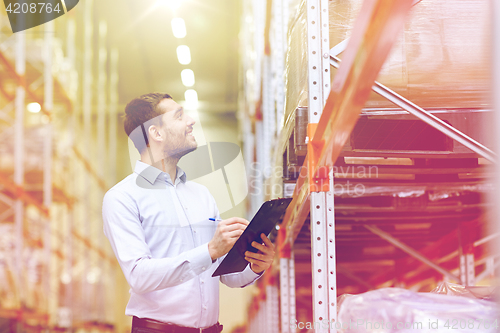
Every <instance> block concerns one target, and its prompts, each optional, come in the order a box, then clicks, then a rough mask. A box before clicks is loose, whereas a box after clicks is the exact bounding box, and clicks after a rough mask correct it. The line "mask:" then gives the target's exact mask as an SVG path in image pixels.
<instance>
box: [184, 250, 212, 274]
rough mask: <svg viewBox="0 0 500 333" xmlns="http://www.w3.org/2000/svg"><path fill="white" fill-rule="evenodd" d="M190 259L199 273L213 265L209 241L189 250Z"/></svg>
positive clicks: (195, 270)
mask: <svg viewBox="0 0 500 333" xmlns="http://www.w3.org/2000/svg"><path fill="white" fill-rule="evenodd" d="M188 261H189V262H190V263H191V265H192V269H193V271H194V272H195V273H196V274H197V275H199V274H201V273H203V272H204V271H206V270H207V269H209V268H210V266H211V265H212V257H210V253H209V252H208V243H206V244H203V245H200V246H198V247H196V248H194V249H192V250H191V251H189V257H188Z"/></svg>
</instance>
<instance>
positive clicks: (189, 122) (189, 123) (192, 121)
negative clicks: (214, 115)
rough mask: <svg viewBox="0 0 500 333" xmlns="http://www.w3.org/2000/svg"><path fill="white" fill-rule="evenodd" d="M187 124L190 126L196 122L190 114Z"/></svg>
mask: <svg viewBox="0 0 500 333" xmlns="http://www.w3.org/2000/svg"><path fill="white" fill-rule="evenodd" d="M187 118H188V119H187V124H188V126H193V125H194V124H195V123H196V122H195V121H194V119H193V118H191V117H190V116H187Z"/></svg>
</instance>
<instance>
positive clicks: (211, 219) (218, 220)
mask: <svg viewBox="0 0 500 333" xmlns="http://www.w3.org/2000/svg"><path fill="white" fill-rule="evenodd" d="M209 220H210V221H214V222H220V221H222V219H214V218H213V217H211V218H209Z"/></svg>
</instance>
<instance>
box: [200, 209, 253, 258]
mask: <svg viewBox="0 0 500 333" xmlns="http://www.w3.org/2000/svg"><path fill="white" fill-rule="evenodd" d="M248 223H250V222H248V221H247V220H245V219H244V218H241V217H231V218H230V219H227V220H221V221H219V223H218V224H217V229H216V230H215V235H214V237H213V238H212V240H210V242H208V252H209V253H210V257H212V261H213V260H215V259H217V258H220V257H222V256H223V255H225V254H226V253H228V252H229V250H231V248H232V247H233V245H234V243H236V241H237V240H238V238H240V236H241V234H242V233H243V231H244V230H245V228H246V227H247V225H248Z"/></svg>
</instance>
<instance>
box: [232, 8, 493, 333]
mask: <svg viewBox="0 0 500 333" xmlns="http://www.w3.org/2000/svg"><path fill="white" fill-rule="evenodd" d="M418 2H419V1H365V2H364V4H363V7H362V9H361V12H360V14H359V15H358V19H357V21H356V24H355V26H354V29H353V33H352V36H351V38H350V40H349V42H348V43H347V41H346V42H345V43H341V44H339V45H338V46H337V47H335V48H333V49H332V50H330V49H329V43H328V2H327V1H320V0H316V1H312V0H310V1H307V28H308V36H307V38H308V39H307V40H308V41H307V45H308V68H307V71H308V74H309V75H308V82H309V84H308V94H309V95H308V101H309V102H308V108H307V113H308V123H309V124H308V126H307V138H308V141H306V143H307V157H306V158H305V160H304V164H303V167H302V168H301V169H300V175H299V176H298V179H297V181H296V184H293V183H292V182H290V183H289V184H284V185H283V186H282V187H279V186H278V188H282V189H283V191H282V192H281V191H280V190H274V188H275V187H274V186H273V185H274V184H277V183H279V181H280V180H281V179H277V178H279V177H274V179H273V177H270V176H268V175H266V174H265V173H264V172H261V173H257V174H256V175H254V176H255V177H261V179H259V181H258V183H259V184H260V183H262V184H265V185H266V184H267V186H268V187H265V189H266V191H265V194H264V195H263V197H261V198H258V197H252V200H258V201H260V200H262V199H264V198H265V199H269V198H274V197H278V196H287V195H289V196H292V197H293V201H292V203H291V204H290V207H289V209H288V210H287V213H286V215H285V218H284V221H283V223H282V225H281V226H280V229H279V231H278V233H277V237H276V238H277V244H278V248H279V261H278V262H276V263H275V265H274V266H273V268H272V269H271V271H270V272H268V273H267V274H269V275H272V278H269V279H262V280H261V281H259V282H258V285H259V289H260V293H259V295H258V296H256V297H255V299H254V302H253V303H252V305H251V309H250V312H249V318H250V325H249V331H250V332H276V331H277V330H276V327H275V326H272V325H273V324H272V323H274V322H275V320H276V319H277V318H280V321H281V325H280V328H281V332H294V331H295V330H296V326H295V327H294V326H293V325H291V324H293V323H294V321H295V320H296V319H304V317H302V318H299V314H297V313H296V311H297V308H296V302H297V301H298V297H299V295H297V293H302V292H303V289H304V288H302V289H300V288H297V287H296V284H297V281H298V280H299V277H296V275H297V274H299V272H300V271H301V269H299V268H298V267H297V265H302V266H304V265H307V266H309V267H310V268H308V269H306V270H305V271H306V272H308V274H312V279H311V286H309V287H307V286H306V288H310V289H312V302H311V303H307V304H306V306H309V307H311V308H312V309H313V317H312V320H311V318H307V319H308V321H312V322H316V323H323V320H325V319H326V320H327V321H328V322H329V323H335V322H336V314H337V312H336V310H337V309H336V308H337V300H336V297H337V295H338V289H337V281H336V279H337V278H338V275H337V273H340V274H341V275H343V276H344V277H347V278H348V279H350V280H351V281H354V282H355V283H357V284H358V285H359V286H361V287H362V288H361V289H357V290H358V292H359V290H361V291H362V290H370V289H374V288H380V287H384V286H394V285H401V286H404V285H405V286H407V287H410V288H412V289H414V290H419V288H421V287H422V286H425V285H424V283H425V282H426V281H428V279H429V278H432V277H434V276H435V274H434V273H432V272H431V273H429V270H428V269H425V268H424V266H428V267H430V268H431V269H433V270H435V271H437V272H439V275H440V276H442V278H443V279H444V280H449V281H452V282H459V283H462V284H464V285H474V284H475V281H479V280H482V279H483V278H485V277H486V276H491V275H492V274H494V272H495V270H496V268H497V266H498V262H497V261H495V258H496V256H495V255H494V254H492V251H491V249H490V247H489V246H488V245H490V243H491V241H492V240H494V239H496V238H497V237H498V234H495V233H491V232H488V231H486V230H483V229H484V220H485V219H486V218H487V217H486V215H485V213H484V211H485V210H488V207H489V205H488V204H484V205H478V206H481V207H475V208H477V210H474V209H471V210H469V211H468V212H469V213H470V217H469V218H465V219H464V221H463V222H462V223H459V224H460V225H461V227H459V228H445V230H441V231H440V232H438V233H436V236H435V237H434V239H433V241H434V242H433V243H432V244H429V245H427V246H425V247H421V246H420V247H419V250H418V251H417V250H415V249H414V248H413V247H412V246H409V245H408V244H406V243H405V242H404V241H401V240H399V239H398V238H399V236H401V235H403V236H404V233H396V234H397V235H399V236H394V235H392V234H391V233H389V232H387V231H384V228H383V227H381V226H380V221H379V222H373V220H372V223H367V222H365V223H359V224H360V227H362V228H364V230H365V231H364V232H363V231H362V230H360V229H359V228H358V229H356V230H355V231H356V232H355V233H351V234H350V235H349V237H350V238H351V239H352V241H353V242H358V243H359V242H363V241H367V239H368V238H367V237H370V236H369V235H370V234H372V235H376V238H379V239H380V240H382V239H383V241H386V242H388V244H391V245H392V246H393V247H394V248H395V249H397V250H398V251H401V253H406V254H407V255H408V256H407V257H406V258H404V259H403V260H398V261H397V262H392V263H389V265H390V266H394V265H395V264H396V265H397V270H398V272H399V273H398V274H397V277H396V279H394V272H393V271H390V272H385V274H378V275H377V276H375V277H374V278H372V279H368V278H367V277H366V276H357V274H356V272H352V271H351V270H350V269H349V268H348V267H346V265H338V262H337V263H336V260H337V258H338V253H335V250H336V242H337V241H338V240H339V235H335V234H336V231H337V228H340V237H344V238H343V239H340V240H341V241H342V240H344V241H345V235H346V234H347V233H346V232H343V231H342V229H341V228H342V224H340V225H339V224H338V221H336V220H337V219H338V216H336V215H335V214H334V212H335V203H334V199H333V198H334V195H333V192H334V187H335V183H334V177H333V171H332V169H334V168H335V167H336V166H338V165H339V163H338V161H337V159H338V157H341V156H344V155H343V151H342V149H343V147H344V144H345V143H346V141H347V140H348V138H349V135H350V134H351V132H352V131H353V129H354V128H355V124H356V121H357V120H358V118H359V116H360V113H361V111H362V107H363V105H364V103H365V101H366V100H367V99H368V93H369V91H370V90H372V89H373V90H374V91H375V92H377V93H378V94H380V95H382V96H383V97H385V98H387V99H388V100H389V101H391V102H393V103H394V104H396V105H397V106H399V107H400V109H399V110H401V111H395V113H398V114H407V113H410V114H412V115H413V116H416V117H417V118H419V119H420V120H422V121H423V122H425V123H426V124H428V125H429V126H431V127H433V128H435V129H436V130H437V131H439V132H441V133H444V134H445V135H446V136H448V137H450V138H452V139H454V140H456V141H457V142H459V143H460V144H462V145H463V146H464V147H467V148H468V149H469V150H467V151H468V152H470V153H469V155H467V156H468V157H476V158H477V157H478V156H479V157H481V158H483V159H484V160H487V161H489V162H490V163H494V161H495V159H496V155H495V154H494V153H493V152H492V151H491V150H490V149H488V148H487V147H485V146H484V145H482V144H480V143H479V142H477V141H475V140H473V139H471V137H470V136H468V135H466V134H464V133H463V132H461V131H459V130H457V129H456V128H453V127H452V126H450V125H449V124H448V123H447V122H445V121H442V120H441V119H440V118H438V117H436V116H435V115H434V114H433V113H431V112H427V111H425V110H423V109H422V108H420V107H418V106H417V105H415V104H413V103H411V102H410V101H407V100H406V99H404V98H403V97H401V96H399V95H398V94H396V93H395V92H394V91H391V90H390V89H388V88H387V87H384V86H383V85H381V84H379V83H377V82H375V78H376V76H377V74H378V72H379V70H380V69H381V67H382V65H383V63H384V61H385V59H386V57H387V55H388V53H389V50H390V48H391V46H392V44H393V43H394V42H395V40H396V37H397V35H398V33H399V31H400V30H401V29H402V27H403V24H404V21H405V17H406V15H407V13H408V11H409V10H410V8H411V6H412V5H416V4H418ZM289 3H290V2H289V1H272V7H269V6H268V8H267V10H264V8H265V6H264V5H263V2H262V1H254V2H250V1H248V2H247V3H246V6H247V7H246V8H245V11H244V13H247V15H248V13H253V15H263V16H265V17H267V18H268V21H267V24H266V26H267V30H266V32H267V33H269V31H270V32H271V35H272V34H273V32H276V31H283V30H286V29H282V27H283V26H285V27H286V26H287V24H286V23H284V22H283V21H284V19H283V16H280V15H282V9H283V8H285V7H287V6H288V4H289ZM259 10H260V11H259ZM375 12H376V13H377V15H374V13H375ZM280 13H281V14H280ZM256 21H258V20H256V19H254V21H251V20H250V19H248V18H247V19H246V20H245V22H246V23H245V24H248V23H249V22H253V23H256ZM256 24H258V23H256ZM269 26H271V28H269ZM242 31H243V35H244V36H245V32H246V33H248V28H245V26H243V27H242ZM256 31H259V28H258V27H257V28H256ZM266 36H267V35H266ZM281 38H283V35H282V34H281ZM382 39H383V40H384V41H385V42H384V43H381V42H380V40H382ZM276 40H278V41H279V40H282V39H280V38H276ZM253 42H254V43H257V44H258V43H267V40H266V39H265V38H264V40H259V39H258V38H254V40H253ZM251 44H252V43H251V42H250V41H249V40H247V41H246V42H244V45H245V47H246V48H247V49H249V48H250V49H251V48H252V47H254V46H253V45H251ZM256 49H257V47H255V49H253V50H252V51H253V52H256ZM264 49H265V50H267V51H266V52H268V53H269V50H270V49H271V50H275V49H276V52H274V53H272V57H273V58H272V59H273V60H271V62H273V63H274V64H282V63H284V52H283V51H282V49H281V45H280V44H278V46H277V47H276V48H271V47H270V45H268V44H267V45H266V46H265V47H264ZM341 52H343V60H342V62H340V60H339V59H338V58H337V56H338V54H339V53H341ZM250 54H252V52H250ZM264 61H265V60H264ZM258 62H259V58H258V56H257V57H253V62H252V60H248V59H247V60H246V62H245V60H244V65H243V70H244V73H245V74H246V77H247V78H248V77H250V78H253V79H255V77H254V76H252V73H254V72H257V71H259V70H260V68H259V64H258ZM275 66H276V68H278V69H279V68H283V67H280V66H278V65H275ZM330 66H332V67H333V68H338V71H337V73H336V75H335V78H334V81H333V83H332V87H334V88H333V89H332V91H331V92H329V88H330V87H329V83H330V77H329V73H330V68H332V67H330ZM280 75H281V74H280V73H274V75H271V73H269V72H266V67H265V66H264V70H263V74H262V87H260V86H259V83H258V82H252V83H253V85H252V87H249V86H248V81H247V80H244V89H245V95H246V99H247V100H246V101H245V103H244V104H245V108H244V110H243V111H244V112H242V113H243V116H242V118H243V119H244V120H245V121H246V122H253V124H254V126H255V128H259V127H266V122H267V123H268V125H267V128H269V127H270V125H269V124H271V125H273V124H274V120H271V121H269V120H268V117H269V115H272V114H273V112H272V111H274V110H276V111H277V115H276V118H275V119H280V116H279V114H280V113H282V109H280V107H282V105H283V102H282V98H283V95H281V94H279V92H280V91H281V89H282V88H283V87H284V83H283V78H282V77H280ZM268 76H269V77H268ZM266 80H268V82H267V83H266ZM272 80H274V84H275V88H274V89H269V88H268V87H269V81H272ZM252 88H253V90H252ZM249 90H250V93H249ZM255 92H258V93H259V94H261V95H262V97H259V98H256V99H254V100H253V99H252V98H251V96H254V95H252V94H255ZM273 96H274V98H275V100H274V103H270V102H269V101H270V100H272V98H273ZM355 97H356V98H355ZM252 103H253V104H252ZM254 108H255V111H254ZM269 109H270V110H271V111H269ZM260 111H262V112H261V113H262V114H261V113H260ZM296 121H297V118H296ZM277 125H278V126H277V128H276V129H273V130H272V131H271V132H270V133H265V132H264V133H263V134H260V133H259V132H258V131H255V133H252V132H251V128H250V127H249V126H247V127H246V128H245V130H246V132H245V134H244V135H245V148H246V149H248V150H247V153H246V157H247V159H246V162H247V168H250V167H251V165H252V164H251V163H252V162H253V163H256V164H257V167H258V168H259V167H260V168H262V169H265V168H268V167H269V165H268V163H269V162H268V161H267V160H266V159H265V158H264V157H263V156H273V153H272V151H271V149H266V147H262V146H261V147H259V140H265V141H266V142H271V143H272V145H274V146H275V147H277V148H276V150H275V152H274V160H273V162H272V163H274V165H275V166H281V165H283V168H284V172H285V173H286V172H288V170H287V168H289V167H290V166H289V165H287V163H286V161H285V162H283V160H282V159H286V150H287V148H290V144H289V143H290V142H293V139H291V138H290V135H291V133H292V132H293V127H292V128H290V127H288V128H287V127H286V126H285V127H284V128H283V129H282V130H281V127H280V124H279V121H278V122H277ZM296 129H297V126H296V125H295V130H296ZM295 134H296V133H295ZM254 142H255V143H254ZM254 145H257V152H256V154H255V157H256V158H255V159H253V158H252V157H253V156H252V153H251V151H253V149H254ZM464 151H465V150H464ZM284 154H285V156H283V155H284ZM372 154H373V153H372ZM386 154H387V153H385V154H383V155H381V156H388V155H386ZM423 155H425V154H422V156H423ZM360 156H362V155H360ZM366 156H373V155H370V154H367V155H366ZM389 156H395V157H402V156H405V155H404V154H398V152H393V153H392V154H389ZM464 156H465V155H464ZM418 157H421V156H418ZM336 162H337V163H336ZM341 164H342V162H341ZM341 164H340V165H341ZM379 167H380V168H379V169H377V170H380V172H381V173H382V174H394V173H399V174H411V173H417V172H418V173H423V174H446V173H447V172H450V171H449V168H448V169H446V168H436V169H435V170H430V169H429V168H427V169H426V168H423V167H421V166H420V167H417V166H397V167H396V166H384V165H381V166H379ZM295 170H296V169H295ZM454 172H464V173H465V172H467V173H470V174H475V175H476V176H477V175H480V177H482V178H486V182H488V176H489V174H488V173H489V172H491V170H490V169H489V167H488V166H481V165H465V166H464V168H463V170H458V171H457V169H454ZM338 182H340V184H342V182H343V180H342V179H339V180H338ZM479 183H482V182H481V181H479ZM254 184H257V183H254ZM265 185H264V186H265ZM403 185H404V186H408V185H410V183H406V184H403ZM381 186H384V185H381ZM290 188H294V190H293V194H291V191H290ZM259 203H260V202H257V204H256V203H255V202H253V203H252V204H251V209H250V214H249V215H250V216H251V215H252V213H253V211H254V209H255V207H256V206H258V204H259ZM464 209H465V211H467V207H464ZM439 218H441V219H443V220H445V219H446V217H444V216H440V217H439ZM449 218H450V219H453V218H456V216H452V217H449ZM354 219H356V217H354ZM357 219H359V217H357ZM340 220H342V218H340ZM360 220H361V221H363V219H360ZM365 220H366V219H365ZM309 221H310V223H306V222H309ZM366 221H368V220H366ZM336 222H337V223H336ZM430 222H431V224H432V222H433V221H432V220H430ZM309 229H310V230H309ZM481 232H482V233H481ZM417 236H418V235H417ZM372 237H373V236H372ZM403 238H404V237H403ZM406 238H407V239H410V243H409V244H410V245H411V244H412V243H411V237H410V238H408V237H406ZM363 239H365V240H363ZM457 240H458V241H457ZM370 241H373V239H372V238H370ZM379 242H380V241H379ZM309 244H310V246H309ZM338 246H339V243H337V248H338ZM457 249H458V250H457ZM297 257H300V258H301V260H300V261H299V262H297V261H296V260H295V259H297ZM307 257H309V258H310V259H309V260H310V261H309V262H310V263H307V259H305V258H307ZM361 257H362V256H361ZM379 257H380V258H382V256H379ZM380 258H377V256H372V257H366V256H365V263H366V262H368V261H370V260H372V261H374V262H375V261H377V262H379V263H380V262H381V261H382V260H381V259H380ZM357 260H359V258H358V259H357ZM304 262H305V263H304ZM478 266H479V267H480V270H482V272H481V273H480V274H478V275H476V267H478ZM457 273H458V274H457ZM278 277H279V278H278ZM302 277H303V276H301V277H300V278H302ZM278 285H279V286H278ZM276 287H278V289H279V294H276V293H275V292H267V293H266V292H265V291H268V290H269V291H271V288H276ZM344 292H345V291H344ZM278 300H279V301H278ZM277 304H279V308H278V306H277ZM263 323H268V324H267V325H266V324H263ZM316 331H330V332H333V331H336V329H335V326H334V325H330V327H329V328H327V329H325V328H322V327H320V328H318V329H317V330H316Z"/></svg>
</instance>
